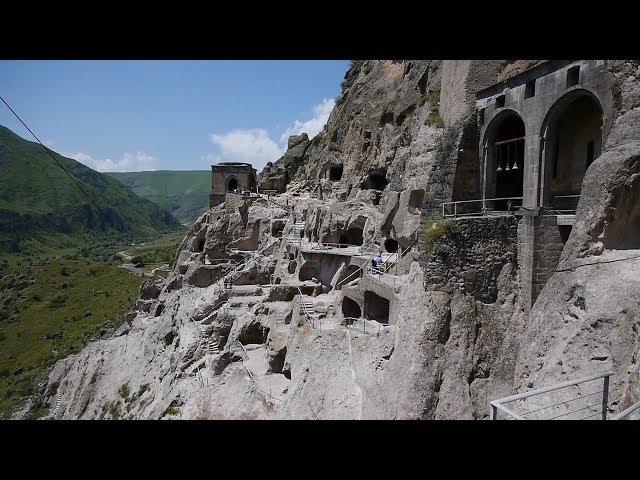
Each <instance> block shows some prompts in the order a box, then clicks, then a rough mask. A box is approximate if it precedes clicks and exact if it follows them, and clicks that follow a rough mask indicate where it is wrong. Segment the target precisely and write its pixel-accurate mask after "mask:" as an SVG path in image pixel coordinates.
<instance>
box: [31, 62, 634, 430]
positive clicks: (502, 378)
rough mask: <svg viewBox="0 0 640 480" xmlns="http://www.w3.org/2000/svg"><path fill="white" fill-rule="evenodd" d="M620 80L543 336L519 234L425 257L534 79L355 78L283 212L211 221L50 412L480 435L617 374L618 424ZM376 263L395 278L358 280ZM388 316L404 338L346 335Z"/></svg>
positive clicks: (629, 340)
mask: <svg viewBox="0 0 640 480" xmlns="http://www.w3.org/2000/svg"><path fill="white" fill-rule="evenodd" d="M608 65H609V68H610V70H611V71H612V72H613V73H614V75H615V76H616V78H617V79H618V81H617V83H616V86H615V88H617V89H618V97H617V98H618V99H619V105H618V107H617V110H616V115H617V118H616V121H615V125H614V128H613V130H612V132H611V135H610V136H609V139H608V142H607V145H606V146H605V149H604V151H603V154H602V156H601V157H600V158H599V159H597V160H596V162H595V163H594V164H593V166H592V167H591V168H590V169H589V171H588V174H587V177H586V179H585V184H584V187H583V197H582V199H581V201H580V206H579V209H578V212H577V220H576V226H575V227H574V229H573V231H572V233H571V236H570V239H569V242H568V243H567V244H566V246H565V249H564V251H563V253H562V259H561V262H560V265H559V267H558V272H557V273H556V274H554V275H553V276H552V277H551V279H550V280H549V282H548V284H547V286H546V287H545V289H544V290H543V292H542V293H541V295H540V296H539V298H538V301H537V302H536V304H535V305H534V307H533V309H532V311H531V313H530V314H528V313H525V308H524V306H523V301H522V300H521V293H520V292H521V286H520V276H519V271H518V267H517V259H516V257H517V251H518V250H517V248H516V244H515V242H512V241H511V240H510V238H511V237H510V233H509V232H514V231H515V228H516V227H515V224H514V225H511V224H510V223H509V222H507V223H506V224H504V225H503V224H499V223H497V222H496V224H491V225H488V226H487V228H485V229H482V228H481V227H479V226H478V225H477V224H473V223H469V224H468V225H465V223H464V222H462V223H461V224H460V226H459V228H460V230H461V231H460V233H461V235H460V236H459V237H458V238H459V240H458V241H457V243H456V244H449V245H447V243H446V241H443V242H441V243H438V244H437V245H434V244H430V246H428V245H427V238H426V237H425V224H426V225H432V224H433V225H435V223H433V222H432V223H429V222H431V220H430V219H432V218H433V216H434V215H435V213H436V212H437V205H438V203H439V202H441V201H443V200H446V199H447V198H450V197H451V195H452V192H453V191H454V190H456V189H459V190H465V188H466V186H465V184H464V182H462V181H459V179H458V178H457V175H458V174H457V173H456V172H457V171H458V172H459V171H460V168H461V167H460V165H464V163H465V162H470V161H471V160H470V158H471V157H472V154H473V151H472V148H473V138H474V137H473V135H474V131H475V130H474V129H475V128H476V127H475V125H476V120H475V114H474V111H473V107H472V105H473V97H474V94H475V91H477V90H479V89H481V88H484V87H486V86H488V85H490V84H492V83H494V82H495V81H496V80H497V79H499V78H503V77H506V76H510V75H512V74H513V72H517V71H519V70H520V69H522V68H528V67H527V66H526V65H525V66H523V64H522V62H520V63H518V62H508V61H492V62H488V61H484V62H475V61H467V62H462V61H455V62H440V61H396V62H394V61H367V62H356V63H355V64H354V65H353V66H352V68H351V69H350V70H349V71H348V72H347V74H346V76H345V82H344V84H343V92H342V96H341V97H340V99H339V100H338V101H337V103H336V107H335V109H334V111H333V112H332V114H331V116H330V118H329V121H328V123H327V125H326V126H325V128H324V130H323V132H322V133H321V134H319V135H318V136H317V137H315V138H314V139H312V140H311V141H309V140H308V139H307V138H306V136H304V137H296V138H292V139H291V141H290V145H289V149H288V151H287V153H286V154H285V156H284V157H283V158H282V159H280V160H278V161H277V162H275V163H274V164H272V165H269V166H267V167H266V168H265V170H264V171H263V172H262V173H261V176H260V180H259V181H260V184H261V185H262V188H268V189H273V190H278V191H280V192H283V193H282V194H281V195H278V196H275V197H272V198H271V199H266V198H250V199H244V198H241V197H238V196H234V195H228V196H227V201H226V202H225V203H224V204H222V205H220V206H218V207H216V208H214V209H211V210H210V211H209V212H207V213H206V214H205V215H203V216H202V217H201V218H200V219H199V220H198V221H197V222H196V223H195V224H194V225H193V227H192V228H191V230H190V231H189V233H188V234H187V237H186V238H185V240H184V242H183V244H182V245H181V247H180V249H179V251H178V253H177V256H176V260H175V262H174V265H173V271H172V273H171V275H170V276H169V277H168V278H167V279H166V281H163V282H161V283H158V284H152V285H146V286H145V287H144V288H143V289H142V291H141V296H140V299H139V301H138V303H137V305H136V307H135V309H134V310H132V312H131V314H130V325H128V324H127V325H123V327H122V328H121V329H120V330H119V331H118V332H117V333H116V335H115V336H114V337H113V338H111V339H109V340H106V341H99V342H94V343H92V344H90V345H89V346H88V347H87V348H85V349H84V350H83V351H82V352H80V353H79V354H77V355H74V356H71V357H68V358H67V359H65V360H63V361H61V362H59V363H58V364H57V365H56V366H55V368H54V369H53V371H52V372H51V375H50V377H49V379H48V382H47V385H46V386H45V387H44V388H43V392H42V394H41V395H40V397H39V398H38V399H37V401H38V402H40V403H42V404H44V405H48V406H50V407H51V415H52V416H53V417H55V418H121V417H126V418H318V419H322V418H391V419H395V418H413V419H415V418H420V419H434V418H436V419H440V418H465V419H472V418H485V417H487V415H488V408H487V406H488V401H489V400H490V399H493V398H497V397H500V396H503V395H507V394H511V393H513V392H514V391H516V390H519V389H527V388H533V387H539V386H543V385H547V384H549V383H550V382H553V381H561V380H566V379H567V378H568V377H569V378H573V377H575V376H576V375H581V374H583V373H589V372H595V371H598V372H599V371H601V369H602V368H613V369H614V370H615V371H616V375H617V376H616V377H615V379H614V386H615V388H616V389H618V390H617V391H619V392H620V395H619V396H618V397H616V402H615V404H614V406H613V408H619V407H621V406H626V405H627V404H629V403H631V402H632V401H637V395H638V350H639V342H640V340H639V335H638V327H639V325H638V318H639V316H638V310H639V309H640V306H639V303H638V300H637V297H638V295H637V292H638V291H640V278H639V276H640V251H638V249H640V245H638V238H639V236H638V209H637V208H636V207H637V205H638V195H640V194H639V193H638V192H639V191H640V187H638V185H639V184H638V182H637V178H638V172H639V170H638V165H639V160H638V158H640V157H639V156H638V147H639V146H640V145H638V143H637V141H636V140H635V138H637V132H638V131H639V128H638V123H637V118H639V117H638V111H640V110H638V98H640V97H639V96H638V95H637V91H638V86H637V84H636V82H635V81H632V80H630V78H631V76H632V74H633V72H635V71H636V70H637V65H635V64H633V63H629V62H610V63H609V64H608ZM529 66H530V65H529ZM465 145H469V146H470V149H467V148H466V147H465ZM461 147H463V148H461ZM476 148H477V140H476ZM460 150H463V151H462V152H461V151H460ZM469 150H471V153H469ZM465 152H466V153H465ZM434 228H435V227H434ZM479 228H481V230H478V229H479ZM487 232H493V233H495V235H497V236H500V235H502V237H501V239H500V242H492V241H491V239H490V238H484V237H483V234H486V233H487ZM501 232H502V233H501ZM493 233H492V234H493ZM320 243H323V244H324V246H321V245H320ZM339 244H349V247H346V249H345V248H343V249H342V250H340V249H341V246H340V245H339ZM349 248H351V249H352V250H351V252H352V253H353V252H357V253H360V254H361V256H360V257H358V256H353V255H351V254H344V252H345V251H347V252H348V251H349V250H348V249H349ZM338 250H340V251H338ZM341 252H342V253H341ZM378 252H382V254H383V255H385V257H386V258H387V259H388V261H389V264H393V269H394V270H393V272H394V275H393V276H391V277H385V279H383V278H382V277H378V278H376V276H375V275H362V270H363V269H364V270H365V271H366V266H367V265H368V263H369V261H368V259H369V258H370V256H371V255H372V254H375V253H378ZM394 252H398V253H394ZM394 255H395V256H394ZM447 255H449V256H454V257H455V258H454V259H453V260H454V261H449V260H447ZM389 278H391V279H392V280H389ZM229 280H232V282H233V284H232V285H229V283H228V282H229ZM372 299H374V300H372ZM385 304H386V305H388V306H389V307H388V308H389V310H391V311H390V312H386V315H388V316H389V318H390V321H389V323H390V324H389V325H381V324H380V323H379V322H377V321H373V320H357V321H355V322H354V323H351V322H352V320H351V319H350V317H360V316H363V317H366V318H369V319H371V318H379V317H380V316H381V315H382V316H384V315H385V312H384V311H382V310H384V309H382V310H381V307H380V306H381V305H382V306H384V305H385ZM353 312H355V313H353ZM360 314H362V315H360Z"/></svg>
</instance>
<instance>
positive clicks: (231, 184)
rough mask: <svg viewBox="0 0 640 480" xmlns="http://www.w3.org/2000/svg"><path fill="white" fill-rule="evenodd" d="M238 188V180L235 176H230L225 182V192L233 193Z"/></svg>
mask: <svg viewBox="0 0 640 480" xmlns="http://www.w3.org/2000/svg"><path fill="white" fill-rule="evenodd" d="M239 187H240V182H239V180H238V177H236V176H235V175H230V176H229V178H227V181H226V187H225V191H227V192H233V191H234V190H235V189H236V188H239Z"/></svg>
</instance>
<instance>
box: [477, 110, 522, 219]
mask: <svg viewBox="0 0 640 480" xmlns="http://www.w3.org/2000/svg"><path fill="white" fill-rule="evenodd" d="M526 137H527V127H526V124H525V122H524V120H523V118H522V115H520V113H518V112H517V111H516V110H515V109H512V108H503V109H500V111H499V112H498V113H497V114H496V115H495V116H494V117H493V119H492V120H491V121H490V122H489V124H488V125H487V128H486V129H485V131H484V134H483V137H482V145H483V150H484V156H485V162H484V165H485V175H484V198H485V199H493V198H508V197H522V196H523V190H524V186H523V184H524V168H525V165H526V164H527V163H528V162H526V158H525V155H526V149H525V140H526ZM514 203H515V204H519V203H518V201H517V200H515V201H507V200H498V201H496V200H493V201H490V202H487V204H486V208H487V209H490V210H508V209H513V208H514Z"/></svg>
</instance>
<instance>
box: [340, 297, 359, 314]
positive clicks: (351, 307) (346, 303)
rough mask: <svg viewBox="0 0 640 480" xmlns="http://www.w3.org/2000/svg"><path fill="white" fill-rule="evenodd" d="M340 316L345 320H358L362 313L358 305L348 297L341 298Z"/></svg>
mask: <svg viewBox="0 0 640 480" xmlns="http://www.w3.org/2000/svg"><path fill="white" fill-rule="evenodd" d="M342 315H343V316H344V317H345V318H360V317H362V311H361V309H360V305H358V302H356V301H355V300H352V299H350V298H349V297H343V298H342Z"/></svg>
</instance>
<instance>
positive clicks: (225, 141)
mask: <svg viewBox="0 0 640 480" xmlns="http://www.w3.org/2000/svg"><path fill="white" fill-rule="evenodd" d="M211 141H212V142H213V143H214V144H215V145H217V146H218V148H219V149H220V155H218V156H216V155H211V154H209V155H207V158H209V159H211V160H216V159H217V161H225V162H247V163H251V164H252V165H253V166H254V167H255V168H256V169H258V170H260V169H262V167H264V165H265V164H266V163H267V162H273V161H275V160H277V159H278V158H279V157H281V156H282V155H283V153H284V150H283V149H282V148H281V147H279V146H278V144H277V143H276V142H274V141H273V140H272V139H271V138H270V137H269V134H268V133H267V132H266V130H264V129H262V128H255V129H252V130H242V129H239V130H232V131H230V132H228V133H223V134H218V133H212V134H211Z"/></svg>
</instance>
